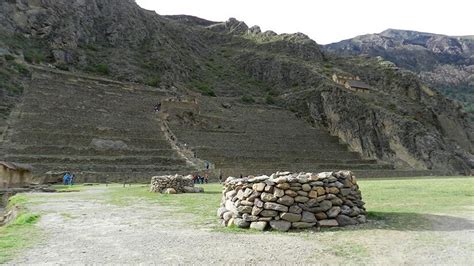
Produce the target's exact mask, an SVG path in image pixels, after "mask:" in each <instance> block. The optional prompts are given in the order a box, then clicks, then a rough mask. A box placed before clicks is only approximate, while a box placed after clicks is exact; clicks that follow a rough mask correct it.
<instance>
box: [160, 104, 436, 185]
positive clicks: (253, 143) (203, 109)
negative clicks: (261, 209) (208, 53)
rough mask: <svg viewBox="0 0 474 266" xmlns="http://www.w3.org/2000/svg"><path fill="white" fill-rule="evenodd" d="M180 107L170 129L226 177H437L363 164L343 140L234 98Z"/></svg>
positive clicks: (277, 110) (172, 113)
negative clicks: (301, 174)
mask: <svg viewBox="0 0 474 266" xmlns="http://www.w3.org/2000/svg"><path fill="white" fill-rule="evenodd" d="M176 105H177V106H176V108H174V110H173V108H171V110H167V112H169V113H170V116H169V117H168V124H169V125H170V128H171V129H172V130H173V132H174V133H175V135H176V136H177V137H178V139H179V141H180V142H184V143H186V144H187V145H188V146H189V147H191V148H192V150H193V151H194V152H195V155H196V156H197V157H199V158H200V159H203V160H208V161H209V162H211V164H212V165H213V166H214V167H215V170H216V172H220V173H222V175H223V176H224V177H226V176H229V175H230V176H239V175H241V174H242V175H244V176H245V175H259V174H270V173H273V172H276V171H306V172H321V171H334V170H340V169H347V170H351V171H353V172H354V173H355V174H356V175H357V176H360V177H400V176H424V175H432V174H436V173H434V172H431V171H415V170H403V169H395V168H394V166H393V165H390V164H384V163H380V162H377V161H376V160H371V159H363V158H361V156H360V154H359V153H357V152H351V151H349V148H348V146H347V145H345V144H342V143H340V142H339V139H338V138H337V137H334V136H330V135H329V134H328V133H327V132H326V131H325V130H322V129H316V128H313V127H311V126H310V124H309V123H307V122H305V121H303V120H302V119H299V118H297V117H295V115H294V114H293V113H291V112H289V111H287V110H284V109H280V108H276V107H269V106H266V105H248V104H241V103H239V102H238V101H237V100H235V99H231V98H229V99H225V98H219V99H216V98H200V99H199V110H198V111H196V110H188V111H186V109H185V108H183V107H182V106H179V103H177V104H176ZM229 105H230V107H229Z"/></svg>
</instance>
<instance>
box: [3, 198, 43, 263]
mask: <svg viewBox="0 0 474 266" xmlns="http://www.w3.org/2000/svg"><path fill="white" fill-rule="evenodd" d="M27 203H28V198H27V197H26V196H25V195H21V194H19V195H16V196H13V197H12V198H10V202H9V204H8V208H13V207H17V208H18V209H19V213H18V216H17V217H16V219H15V220H14V221H12V222H11V223H10V224H8V225H7V226H5V227H0V263H5V262H7V261H8V260H10V259H11V258H12V257H13V256H15V255H16V254H18V252H19V251H20V250H23V249H25V248H28V247H29V246H31V245H32V244H33V243H34V242H35V241H36V240H37V239H38V237H39V234H40V233H39V232H38V231H37V230H36V228H34V224H35V223H36V222H37V221H38V219H39V218H40V216H39V214H35V213H30V212H28V211H27V209H26V208H25V205H26V204H27Z"/></svg>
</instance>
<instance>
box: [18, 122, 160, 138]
mask: <svg viewBox="0 0 474 266" xmlns="http://www.w3.org/2000/svg"><path fill="white" fill-rule="evenodd" d="M44 126H45V127H38V128H35V129H31V128H30V127H15V130H14V132H13V134H18V135H28V134H31V135H35V134H40V135H44V134H76V135H82V136H102V137H111V138H113V137H115V138H117V137H123V136H124V135H125V136H128V137H132V138H151V137H152V138H160V137H161V138H164V136H162V134H163V132H162V131H161V129H160V128H159V127H158V126H156V125H154V126H150V127H148V128H146V129H141V130H139V131H138V130H136V129H135V128H130V129H126V128H108V127H101V126H90V125H83V126H79V125H76V124H73V125H71V126H69V127H68V128H64V129H62V128H59V129H58V128H54V127H53V128H49V126H46V125H44Z"/></svg>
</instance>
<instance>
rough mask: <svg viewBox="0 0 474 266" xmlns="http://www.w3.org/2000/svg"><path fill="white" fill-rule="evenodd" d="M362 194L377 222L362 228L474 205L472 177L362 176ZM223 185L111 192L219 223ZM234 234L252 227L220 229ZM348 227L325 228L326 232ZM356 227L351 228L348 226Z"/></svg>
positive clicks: (407, 222)
mask: <svg viewBox="0 0 474 266" xmlns="http://www.w3.org/2000/svg"><path fill="white" fill-rule="evenodd" d="M358 183H359V186H360V188H361V191H362V197H363V200H364V202H366V205H365V206H366V209H367V211H368V212H369V214H368V218H369V219H370V220H373V221H375V222H374V223H370V224H368V225H365V226H362V227H361V229H362V230H371V229H376V228H384V229H390V230H404V231H405V230H430V229H431V221H430V220H429V219H428V215H430V214H431V215H432V214H436V213H447V214H448V215H449V213H451V212H458V213H459V212H463V211H469V209H468V208H469V206H473V205H474V197H473V196H474V179H473V178H442V177H439V178H429V179H391V180H377V179H371V180H359V181H358ZM221 188H222V187H221V185H219V184H209V185H204V189H205V191H206V193H203V194H179V195H164V194H156V193H150V192H148V186H134V187H131V188H128V187H126V188H121V187H115V188H113V189H112V191H111V192H110V197H111V202H112V203H114V204H118V205H125V204H133V203H134V202H136V199H137V198H141V199H146V200H150V201H153V202H156V203H158V204H160V205H163V206H171V207H174V208H176V209H177V211H178V212H180V213H183V214H185V213H188V214H192V215H195V216H196V223H199V222H202V223H209V222H215V223H216V224H217V219H216V217H215V213H216V210H217V208H218V207H219V203H220V199H221V194H220V192H221ZM216 230H218V231H227V232H232V233H241V232H249V233H250V231H249V230H243V229H239V228H225V229H216ZM334 230H335V231H338V230H342V231H344V230H346V229H340V228H335V229H325V230H324V231H334ZM349 230H352V229H349Z"/></svg>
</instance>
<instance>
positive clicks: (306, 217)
mask: <svg viewBox="0 0 474 266" xmlns="http://www.w3.org/2000/svg"><path fill="white" fill-rule="evenodd" d="M301 221H302V222H306V223H315V222H316V221H317V220H316V217H315V216H314V214H313V213H312V212H307V211H303V213H302V216H301Z"/></svg>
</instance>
